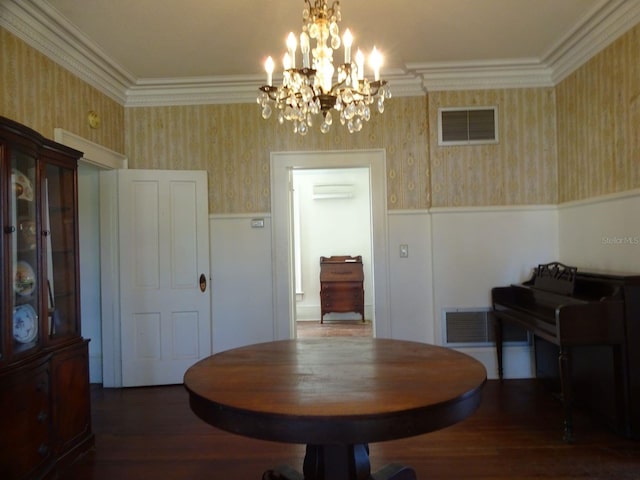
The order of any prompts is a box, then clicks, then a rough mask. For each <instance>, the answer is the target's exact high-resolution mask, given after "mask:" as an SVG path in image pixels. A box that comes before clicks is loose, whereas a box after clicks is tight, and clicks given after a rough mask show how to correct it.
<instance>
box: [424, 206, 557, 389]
mask: <svg viewBox="0 0 640 480" xmlns="http://www.w3.org/2000/svg"><path fill="white" fill-rule="evenodd" d="M432 215H433V219H432V255H433V279H434V283H433V297H434V299H435V300H434V310H433V315H434V318H435V321H434V328H435V333H434V334H435V343H437V344H442V343H443V335H442V315H443V311H444V310H446V309H455V308H464V309H468V308H474V309H475V308H478V309H486V308H489V307H490V306H491V288H492V287H495V286H501V285H510V284H512V283H520V282H522V281H524V280H526V279H527V278H529V277H530V276H531V273H532V269H533V267H535V266H536V265H538V264H539V263H547V262H551V261H555V260H557V259H558V254H559V248H558V215H557V209H556V208H555V207H554V206H539V207H522V208H518V207H505V208H442V209H433V210H432ZM459 350H461V351H464V352H465V353H468V354H469V355H471V356H473V357H475V358H477V359H478V360H480V361H481V362H482V363H483V364H484V365H485V367H486V368H487V374H488V376H489V378H496V377H497V365H496V355H495V349H494V348H493V347H475V348H465V349H459ZM531 360H532V359H531V352H530V348H528V347H505V361H504V376H505V378H522V377H530V376H532V375H533V369H534V366H533V363H532V361H531Z"/></svg>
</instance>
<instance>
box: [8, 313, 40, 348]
mask: <svg viewBox="0 0 640 480" xmlns="http://www.w3.org/2000/svg"><path fill="white" fill-rule="evenodd" d="M37 337H38V315H37V314H36V311H35V310H34V309H33V307H32V306H31V305H28V304H24V305H18V306H17V307H16V308H14V309H13V338H14V339H15V340H16V341H17V342H20V343H31V342H33V341H34V340H35V339H36V338H37Z"/></svg>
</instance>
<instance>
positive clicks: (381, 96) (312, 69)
mask: <svg viewBox="0 0 640 480" xmlns="http://www.w3.org/2000/svg"><path fill="white" fill-rule="evenodd" d="M304 3H305V7H304V9H303V10H302V33H301V34H300V53H301V57H302V68H298V67H296V50H297V47H298V41H297V38H296V36H295V35H294V34H293V32H291V33H290V34H289V37H288V38H287V53H286V54H285V55H284V59H283V74H282V84H281V85H280V86H274V85H273V70H274V66H275V65H274V62H273V59H272V58H271V57H268V58H267V60H266V62H265V70H266V72H267V84H266V85H263V86H262V87H260V93H259V94H258V104H260V106H261V107H262V117H263V118H265V119H267V118H269V117H271V114H272V112H273V110H274V109H275V110H276V111H277V112H278V113H277V115H278V121H279V122H280V124H284V122H285V120H287V121H291V122H293V131H294V132H295V133H299V134H300V135H306V134H307V132H308V131H309V127H311V126H312V125H313V122H314V117H316V116H318V115H319V114H322V124H321V125H320V131H321V132H322V133H327V132H328V131H329V130H330V129H331V124H332V123H333V113H332V112H335V114H336V115H339V120H340V123H341V124H342V125H345V126H346V127H347V128H348V130H349V132H350V133H353V132H359V131H360V130H362V125H363V122H366V121H368V120H369V118H370V117H371V109H370V105H372V104H373V103H374V102H375V103H376V104H377V108H378V111H379V112H380V113H382V112H383V111H384V100H385V98H390V97H391V92H390V91H389V87H388V85H387V82H386V81H384V80H380V67H381V66H382V55H381V54H380V52H379V51H378V50H376V48H375V47H374V48H373V51H372V52H371V55H370V57H369V64H370V66H371V69H372V71H373V80H370V79H367V78H365V75H364V73H365V72H364V64H365V58H364V55H363V53H362V52H361V51H360V50H358V51H357V53H356V55H355V61H352V59H351V47H352V44H353V36H352V34H351V32H350V31H349V29H346V30H345V32H344V35H343V37H342V39H341V38H340V31H339V28H338V22H340V21H341V20H342V15H341V13H340V2H339V1H337V0H336V1H334V2H333V4H332V5H331V7H329V6H328V5H327V0H304ZM311 40H315V42H316V44H315V48H311V45H310V41H311ZM341 45H343V46H344V63H341V64H339V65H338V66H337V68H336V67H334V63H333V61H334V59H333V52H334V50H338V49H339V48H340V46H341ZM336 70H337V73H336ZM334 74H335V77H334ZM334 78H335V79H334ZM334 82H335V83H334Z"/></svg>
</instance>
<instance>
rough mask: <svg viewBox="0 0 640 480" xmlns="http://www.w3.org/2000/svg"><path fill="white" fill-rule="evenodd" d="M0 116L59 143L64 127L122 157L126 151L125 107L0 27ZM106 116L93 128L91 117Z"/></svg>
mask: <svg viewBox="0 0 640 480" xmlns="http://www.w3.org/2000/svg"><path fill="white" fill-rule="evenodd" d="M0 79H1V81H0V115H2V116H3V117H7V118H10V119H12V120H15V121H17V122H20V123H22V124H24V125H27V126H29V127H31V128H32V129H34V130H35V131H37V132H39V133H40V134H42V135H44V136H45V137H47V138H53V129H54V128H56V127H60V128H64V129H65V130H68V131H70V132H72V133H75V134H76V135H80V136H81V137H84V138H86V139H88V140H91V141H92V142H95V143H98V144H101V145H103V146H105V147H107V148H110V149H111V150H115V151H117V152H123V151H124V107H123V106H121V105H119V104H118V103H117V102H115V101H114V100H112V99H111V98H109V97H107V96H106V95H103V94H102V93H100V92H99V91H98V90H96V89H95V88H93V87H91V86H89V85H88V84H87V83H85V82H83V81H82V80H80V79H79V78H78V77H76V76H74V75H72V74H71V73H69V72H68V71H67V70H65V69H63V68H62V67H60V66H58V65H57V64H56V63H54V62H52V61H51V60H49V59H48V58H47V57H45V56H44V55H42V54H41V53H39V52H38V51H37V50H34V49H33V48H31V47H30V46H28V45H27V44H26V43H24V42H23V41H22V40H20V39H18V38H17V37H15V36H14V35H12V34H11V33H9V32H8V31H7V30H5V29H4V28H0ZM91 110H93V111H96V112H98V113H99V114H100V117H101V126H100V128H99V129H92V128H90V127H89V123H88V121H87V114H88V112H89V111H91Z"/></svg>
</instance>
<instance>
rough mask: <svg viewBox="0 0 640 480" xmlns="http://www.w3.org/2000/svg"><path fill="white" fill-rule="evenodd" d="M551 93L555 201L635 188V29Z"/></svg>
mask: <svg viewBox="0 0 640 480" xmlns="http://www.w3.org/2000/svg"><path fill="white" fill-rule="evenodd" d="M556 91H557V102H558V117H557V118H558V120H557V122H558V159H559V160H558V178H559V195H558V197H559V201H561V202H565V201H570V200H579V199H584V198H590V197H594V196H597V195H605V194H609V193H615V192H621V191H624V190H631V189H636V188H640V25H638V26H636V27H635V28H633V29H632V30H630V31H629V32H628V33H626V34H625V35H623V36H622V37H620V38H619V39H618V40H617V41H615V42H614V43H613V44H611V45H610V46H609V47H608V48H606V49H605V50H604V51H602V52H601V53H600V54H598V55H596V56H595V57H594V58H592V59H591V60H590V61H589V62H588V63H587V64H585V65H583V66H582V68H580V69H578V70H577V71H576V72H574V73H573V74H572V75H570V76H569V77H567V78H566V79H565V80H564V81H563V82H561V83H560V85H558V86H557V90H556Z"/></svg>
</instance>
